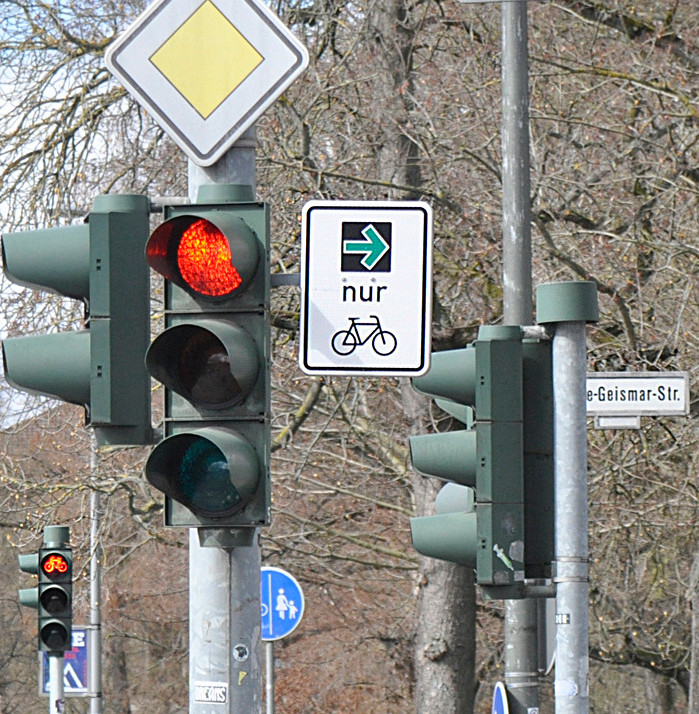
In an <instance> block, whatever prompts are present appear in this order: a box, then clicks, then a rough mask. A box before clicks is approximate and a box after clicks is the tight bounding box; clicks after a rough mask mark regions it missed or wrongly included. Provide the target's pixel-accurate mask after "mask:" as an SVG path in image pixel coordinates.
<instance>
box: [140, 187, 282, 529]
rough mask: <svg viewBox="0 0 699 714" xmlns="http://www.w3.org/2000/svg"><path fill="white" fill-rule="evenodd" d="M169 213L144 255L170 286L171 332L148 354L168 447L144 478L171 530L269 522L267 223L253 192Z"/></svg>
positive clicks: (232, 192)
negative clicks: (160, 393)
mask: <svg viewBox="0 0 699 714" xmlns="http://www.w3.org/2000/svg"><path fill="white" fill-rule="evenodd" d="M197 199H198V200H197V203H195V204H192V205H188V206H173V207H166V209H165V218H166V220H165V221H164V222H163V223H162V224H161V225H160V226H159V227H158V228H156V229H155V231H154V232H153V233H152V235H151V236H150V239H149V240H148V243H147V245H146V259H147V261H148V264H149V265H150V266H151V267H152V268H154V269H155V270H156V271H158V272H159V273H160V274H161V275H163V276H164V278H165V329H164V330H163V331H162V332H161V333H160V334H159V335H157V337H156V338H155V340H154V341H153V343H152V345H151V346H150V348H149V350H148V352H147V355H146V365H147V368H148V370H149V371H150V373H151V374H152V375H153V377H155V379H157V380H158V381H160V382H161V383H162V384H163V385H164V388H165V389H164V395H165V417H164V432H165V433H164V437H165V438H164V439H163V440H162V441H161V442H160V443H159V444H157V445H156V446H155V448H154V449H153V451H152V452H151V454H150V457H149V458H148V461H147V463H146V478H147V480H148V481H149V482H150V483H151V484H153V486H155V487H156V488H157V489H159V490H160V491H162V492H163V493H164V494H165V497H166V498H165V524H166V525H170V526H189V527H199V526H201V527H208V528H235V527H239V526H258V525H262V524H265V523H267V522H268V520H269V506H270V484H269V451H270V435H269V399H270V386H269V384H270V383H269V380H270V374H269V372H270V369H269V359H270V358H269V257H268V255H269V246H268V224H269V214H268V210H267V207H266V206H265V204H263V203H258V202H255V201H253V200H252V191H251V189H250V188H249V187H248V186H229V185H213V186H203V187H202V188H201V189H200V191H199V195H198V197H197Z"/></svg>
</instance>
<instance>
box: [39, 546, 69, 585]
mask: <svg viewBox="0 0 699 714" xmlns="http://www.w3.org/2000/svg"><path fill="white" fill-rule="evenodd" d="M41 569H42V570H43V571H44V573H45V574H46V575H47V576H48V577H49V578H52V579H54V580H55V579H57V578H60V577H62V576H64V575H65V574H66V573H67V572H68V571H69V570H70V563H68V561H67V560H66V559H65V558H64V557H63V556H62V555H61V554H60V553H51V554H50V555H48V556H47V557H46V558H44V559H43V560H42V561H41Z"/></svg>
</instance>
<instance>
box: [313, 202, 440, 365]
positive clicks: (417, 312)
mask: <svg viewBox="0 0 699 714" xmlns="http://www.w3.org/2000/svg"><path fill="white" fill-rule="evenodd" d="M301 293H302V294H301V347H300V350H299V363H300V366H301V369H302V370H303V371H304V372H306V373H308V374H347V375H352V374H353V375H384V376H411V377H415V376H418V375H420V374H424V373H425V372H426V371H427V370H428V369H429V366H430V361H429V360H430V334H431V330H430V327H431V318H432V314H431V311H432V210H431V208H430V206H429V205H428V204H426V203H423V202H422V201H311V202H309V203H307V204H306V205H305V206H304V209H303V215H302V228H301Z"/></svg>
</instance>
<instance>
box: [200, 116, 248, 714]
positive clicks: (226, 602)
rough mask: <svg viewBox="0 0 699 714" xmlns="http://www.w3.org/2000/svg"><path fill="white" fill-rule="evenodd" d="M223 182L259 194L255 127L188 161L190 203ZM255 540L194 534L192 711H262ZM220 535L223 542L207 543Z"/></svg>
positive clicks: (227, 713)
mask: <svg viewBox="0 0 699 714" xmlns="http://www.w3.org/2000/svg"><path fill="white" fill-rule="evenodd" d="M220 183H230V184H244V185H248V186H251V187H252V188H253V191H254V188H255V132H254V129H252V130H249V131H248V132H246V133H245V134H244V135H243V137H242V138H241V139H240V140H239V141H238V142H237V143H236V144H235V145H234V146H233V147H232V148H231V149H230V151H228V152H227V153H226V154H225V155H224V156H223V157H222V158H221V160H220V161H218V162H216V163H215V164H214V165H213V166H210V167H200V166H196V165H195V164H193V163H192V162H190V164H189V196H190V199H191V200H192V201H194V200H196V197H197V192H198V190H199V187H200V186H202V185H205V184H220ZM246 530H247V531H248V533H250V531H249V530H248V529H246ZM251 535H252V542H251V543H249V544H248V545H240V546H236V547H230V544H228V543H225V541H226V539H227V538H232V537H235V534H234V533H231V532H230V531H223V532H221V531H218V532H217V531H207V529H197V528H192V529H191V530H190V537H189V546H190V547H189V712H190V714H240V712H245V714H261V711H262V665H261V647H260V644H261V640H260V629H261V622H260V560H261V559H260V546H259V537H258V534H257V532H254V533H252V534H251ZM217 538H218V539H219V541H220V542H222V543H225V544H224V545H220V546H216V545H213V544H212V543H211V541H210V540H207V539H212V540H213V541H215V540H216V539H217ZM205 540H207V545H206V546H204V545H203V541H205ZM223 700H225V701H223Z"/></svg>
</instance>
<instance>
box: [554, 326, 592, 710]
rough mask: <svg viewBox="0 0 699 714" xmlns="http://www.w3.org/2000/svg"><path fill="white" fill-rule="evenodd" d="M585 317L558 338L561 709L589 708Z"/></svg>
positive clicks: (556, 428)
mask: <svg viewBox="0 0 699 714" xmlns="http://www.w3.org/2000/svg"><path fill="white" fill-rule="evenodd" d="M585 370H586V352H585V323H584V322H562V323H560V324H558V325H557V326H556V333H555V336H554V338H553V399H554V420H555V421H554V452H555V457H554V459H555V460H554V469H555V505H554V508H555V519H556V521H555V522H556V537H555V566H556V571H555V572H556V575H555V581H556V583H557V589H556V622H557V628H556V629H557V632H556V674H555V681H554V694H555V704H556V714H586V712H588V711H589V662H588V619H589V616H588V575H589V566H588V544H587V425H586V407H585Z"/></svg>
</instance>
